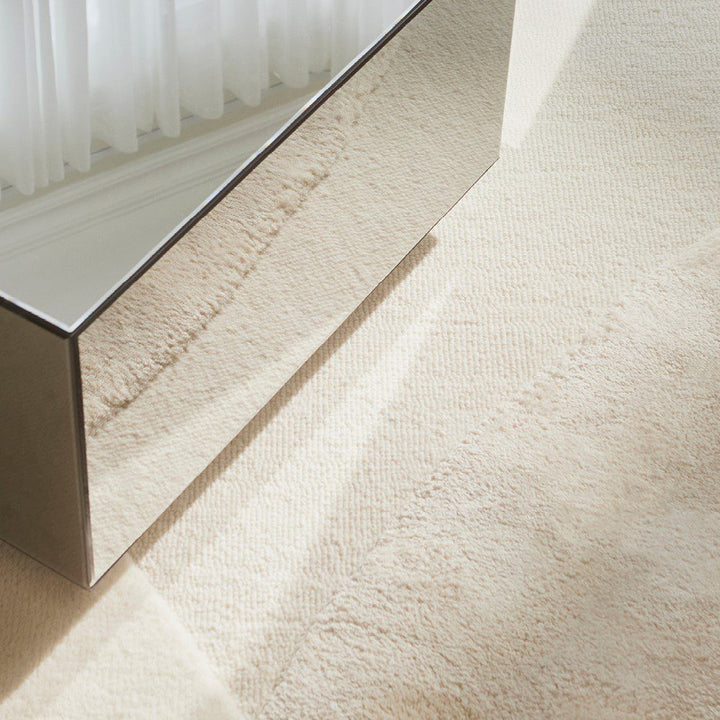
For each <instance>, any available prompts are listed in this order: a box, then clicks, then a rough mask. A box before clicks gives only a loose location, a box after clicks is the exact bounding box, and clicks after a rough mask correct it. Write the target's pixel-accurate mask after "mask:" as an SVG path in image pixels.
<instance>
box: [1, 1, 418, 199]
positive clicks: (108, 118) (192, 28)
mask: <svg viewBox="0 0 720 720" xmlns="http://www.w3.org/2000/svg"><path fill="white" fill-rule="evenodd" d="M413 4H414V0H0V187H2V186H3V185H7V184H11V185H15V186H16V187H17V189H18V190H19V191H20V192H22V193H25V194H30V193H32V192H34V191H35V190H36V189H37V188H40V187H43V186H45V185H47V184H48V183H50V182H53V181H57V180H61V179H62V178H63V177H64V174H65V168H66V165H68V166H70V167H72V168H75V169H76V170H81V171H83V170H87V169H88V168H89V166H90V144H91V139H92V138H97V139H99V140H102V141H104V142H106V143H107V144H108V145H110V146H112V147H114V148H117V149H118V150H120V151H122V152H133V151H134V150H136V149H137V137H138V132H139V131H148V130H151V129H152V128H154V127H155V126H157V127H158V128H159V129H160V130H161V132H163V133H164V134H166V135H168V136H172V137H175V136H177V135H178V134H179V132H180V116H181V108H182V109H184V110H185V111H188V112H190V113H193V114H195V115H198V116H200V117H204V118H216V117H219V116H220V115H221V114H222V112H223V107H224V100H225V91H229V92H230V93H231V94H232V95H234V96H236V97H237V98H239V99H240V100H242V101H243V102H245V103H247V104H248V105H257V104H258V103H259V102H260V99H261V95H262V92H263V90H265V89H266V88H267V87H268V86H269V84H270V83H271V82H275V81H278V80H279V81H280V82H283V83H285V84H287V85H289V86H292V87H303V86H304V85H305V84H306V83H307V82H308V79H309V73H312V72H318V71H323V70H331V71H332V72H336V71H338V70H340V69H342V67H344V66H345V65H346V64H347V63H348V62H349V61H350V60H351V59H352V58H353V57H354V56H355V55H356V54H357V53H358V52H359V51H360V50H361V49H362V48H364V47H366V46H367V45H368V44H369V43H370V42H371V41H372V40H373V39H374V38H376V37H377V36H378V35H380V34H381V32H382V31H383V30H384V29H385V28H386V27H388V26H389V25H390V24H391V23H392V22H393V21H394V20H395V19H396V18H397V17H398V16H399V15H400V14H401V13H402V12H404V11H405V10H406V9H407V8H408V7H410V6H411V5H413Z"/></svg>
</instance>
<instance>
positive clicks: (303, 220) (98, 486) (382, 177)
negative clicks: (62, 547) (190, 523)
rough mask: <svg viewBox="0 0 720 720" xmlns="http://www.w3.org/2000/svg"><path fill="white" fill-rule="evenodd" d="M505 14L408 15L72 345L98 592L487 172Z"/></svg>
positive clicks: (450, 0) (438, 1) (495, 146)
mask: <svg viewBox="0 0 720 720" xmlns="http://www.w3.org/2000/svg"><path fill="white" fill-rule="evenodd" d="M512 17H513V1H512V0H432V2H429V3H424V4H421V5H418V6H417V8H415V10H414V11H413V12H412V13H411V14H410V15H409V16H408V22H406V23H404V24H403V25H402V26H401V27H400V28H399V31H398V32H397V33H396V34H395V35H394V36H393V37H392V38H391V39H390V40H389V42H387V43H386V44H384V45H382V47H380V48H379V49H378V50H377V52H374V53H373V54H372V57H370V58H369V59H368V60H367V62H366V63H364V64H363V65H362V66H361V67H359V69H357V71H356V72H355V73H354V74H352V75H351V76H350V77H348V78H347V79H346V81H345V82H344V83H343V84H341V85H340V86H339V87H338V88H337V90H336V91H335V92H334V93H333V94H332V95H330V96H329V97H327V99H325V100H324V102H322V103H321V104H319V105H318V106H317V107H316V108H315V109H314V110H313V112H312V113H311V114H309V116H308V117H307V118H306V119H304V121H303V122H302V123H301V124H300V125H299V126H298V127H297V129H296V130H295V131H294V132H293V133H292V134H290V135H289V136H287V137H286V138H285V139H284V140H283V141H282V142H281V143H280V144H279V145H278V146H277V147H276V148H275V149H274V151H273V152H272V153H270V154H269V155H267V156H266V157H264V159H263V160H262V162H260V163H259V164H257V166H256V167H255V168H254V169H253V170H252V172H250V173H249V174H247V175H246V176H245V177H243V178H242V180H241V181H240V182H239V183H237V184H236V185H235V186H234V187H232V188H231V189H230V190H229V192H227V193H226V194H224V195H223V196H222V198H221V199H220V200H219V202H218V203H217V204H216V205H215V206H214V207H213V209H212V211H211V212H209V213H207V214H206V215H204V216H203V217H201V218H200V219H199V220H198V222H197V223H196V224H195V225H194V226H193V227H191V228H190V229H189V230H188V231H187V233H186V234H185V235H183V237H182V238H180V240H178V242H176V243H175V244H174V245H172V247H170V248H169V249H168V251H167V252H166V253H164V254H163V255H162V256H161V257H160V258H159V259H158V260H157V262H155V263H154V264H153V265H152V266H151V267H150V268H149V269H148V270H147V272H145V273H144V274H143V275H141V276H140V277H138V278H137V279H136V281H135V282H134V283H133V284H132V285H131V286H130V287H128V288H127V289H126V290H125V291H124V292H123V293H122V294H121V295H120V296H119V297H118V298H117V299H116V300H115V301H114V302H113V303H112V304H110V305H109V306H108V307H107V308H105V309H104V310H103V312H102V313H101V314H100V315H99V316H98V317H97V318H95V319H94V320H93V322H91V323H90V324H89V325H88V326H87V327H85V328H84V329H83V330H82V332H81V333H80V334H79V337H78V347H79V362H80V367H81V371H82V372H81V378H82V399H83V419H84V426H85V444H86V459H87V483H88V493H89V524H90V528H91V536H92V560H93V564H94V572H93V575H92V576H93V578H94V579H96V578H98V577H100V576H101V575H102V574H103V572H105V570H107V568H108V567H109V566H110V565H111V564H112V563H113V562H114V561H115V560H116V559H117V558H118V557H119V555H120V554H121V553H122V552H124V551H125V550H126V549H127V548H128V547H129V546H130V544H131V543H132V542H134V541H135V540H136V539H137V538H138V537H139V536H140V535H141V534H142V533H143V532H144V531H145V530H146V529H147V528H148V527H149V526H150V524H151V523H152V522H153V521H154V520H155V519H156V518H157V517H158V516H159V515H160V514H161V513H162V512H163V511H164V510H165V509H166V508H167V507H168V506H169V505H170V503H171V502H172V501H173V500H174V499H175V498H176V497H177V496H178V495H179V494H180V493H181V492H182V491H183V490H184V489H185V488H186V487H187V486H188V485H189V484H190V483H191V482H192V481H193V480H194V479H195V478H196V477H197V476H198V475H200V474H201V473H202V472H203V471H204V470H205V469H206V468H207V467H208V465H209V464H210V463H211V461H212V460H213V459H214V458H215V457H217V456H218V455H219V454H220V453H221V452H222V451H223V449H224V448H226V447H227V446H228V444H229V443H231V442H232V441H233V438H235V437H236V436H237V434H238V432H239V431H240V429H241V428H243V427H245V426H246V425H247V423H249V422H250V420H251V419H252V418H253V416H255V415H256V413H258V412H259V411H260V409H261V408H262V407H263V406H264V405H265V404H266V403H267V402H268V401H269V400H270V399H271V398H272V396H273V395H274V394H275V393H277V392H278V390H279V389H280V388H281V387H282V386H283V384H284V383H286V382H287V381H288V380H289V379H290V377H291V376H292V374H293V373H294V372H296V371H297V370H298V368H299V367H300V366H301V365H302V363H304V362H305V361H306V360H307V359H308V358H309V357H310V356H311V355H312V353H313V352H315V351H316V350H317V349H318V348H319V347H320V346H321V345H322V344H323V343H324V342H325V341H326V340H327V338H328V337H329V336H330V335H331V333H333V332H334V331H335V330H336V329H337V328H338V327H339V326H340V325H341V324H342V322H343V321H344V320H345V319H346V318H347V317H348V316H349V315H350V314H351V313H352V312H353V311H354V310H355V308H356V307H357V306H358V305H359V304H360V303H361V302H362V300H363V299H364V298H365V297H367V295H368V294H369V293H370V292H371V291H372V290H373V289H374V288H375V287H377V285H378V284H379V283H380V282H381V281H382V280H383V278H384V277H385V276H386V275H387V274H388V273H389V272H390V271H391V270H392V269H393V268H394V267H395V266H396V265H397V264H398V263H399V262H400V261H401V260H402V259H403V257H404V256H405V255H406V254H407V253H408V252H409V251H410V250H411V249H412V247H413V246H414V245H415V244H416V243H417V242H419V241H420V240H421V239H422V238H423V237H424V236H425V235H426V234H427V233H428V232H429V231H430V230H431V228H432V227H433V226H434V225H435V223H436V222H437V221H438V220H439V219H440V218H441V217H442V216H443V215H444V214H445V213H446V212H447V211H448V210H449V209H450V207H451V206H452V205H453V204H454V203H455V202H456V201H457V200H458V199H459V198H460V197H461V196H462V195H463V193H465V192H466V191H467V190H468V189H469V188H470V187H471V186H472V185H473V184H474V183H475V182H476V181H477V179H478V177H480V176H481V175H482V174H483V173H484V172H485V170H487V168H488V167H489V166H490V165H491V164H492V163H493V162H494V161H495V160H496V159H497V157H498V151H499V144H500V129H501V124H502V115H503V104H504V97H505V82H506V77H507V67H508V57H509V48H510V34H511V28H512ZM478 251H479V252H480V251H481V250H480V249H478ZM388 341H389V342H391V343H394V342H395V339H394V338H389V339H388ZM318 411H324V410H321V409H320V408H319V409H318ZM305 431H306V429H305V428H304V427H299V428H298V437H297V438H295V439H294V440H293V442H297V446H298V448H299V451H302V450H300V448H302V447H303V440H302V437H303V435H304V433H305ZM240 445H242V443H240ZM358 450H359V451H360V448H359V449H358ZM237 451H239V450H238V446H235V450H233V451H232V452H237ZM251 479H252V480H253V481H256V480H257V481H259V480H260V478H248V480H251ZM268 480H269V478H268Z"/></svg>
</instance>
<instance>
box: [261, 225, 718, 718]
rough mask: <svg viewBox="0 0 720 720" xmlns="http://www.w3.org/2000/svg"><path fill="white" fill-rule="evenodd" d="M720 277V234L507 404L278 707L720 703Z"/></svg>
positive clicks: (286, 686) (317, 710)
mask: <svg viewBox="0 0 720 720" xmlns="http://www.w3.org/2000/svg"><path fill="white" fill-rule="evenodd" d="M719 286H720V237H718V238H716V239H715V241H714V242H712V243H703V244H701V247H699V248H697V247H696V248H693V249H692V252H690V253H688V255H687V256H686V257H684V258H683V259H682V260H681V261H680V262H678V263H676V264H674V265H673V266H671V267H670V268H669V269H666V270H664V271H662V272H661V273H660V274H659V275H658V276H657V277H656V278H655V279H654V280H653V281H651V282H648V283H643V285H642V287H641V288H640V289H639V290H638V291H636V292H635V293H633V295H632V296H631V297H630V298H629V299H627V300H626V301H624V302H623V303H621V304H620V306H619V308H618V309H617V310H616V311H615V312H613V313H612V314H611V315H610V316H609V318H608V320H607V321H606V322H605V323H603V327H602V328H601V329H600V330H599V332H598V333H597V335H595V336H594V337H593V338H591V339H587V340H585V341H584V342H582V343H581V344H580V345H579V346H578V347H577V348H576V349H574V350H573V351H571V352H570V353H569V355H568V356H567V358H566V361H564V362H561V363H560V364H559V365H557V366H556V367H555V368H554V369H551V370H549V371H548V372H545V373H542V374H541V375H540V376H539V377H538V378H537V379H536V380H535V381H534V382H533V383H532V384H530V385H528V386H527V387H526V389H525V390H524V391H523V392H522V393H520V394H519V395H518V396H517V397H516V398H515V399H514V400H512V401H510V402H508V403H506V404H503V405H502V406H501V407H500V408H499V409H498V410H496V411H495V412H493V413H492V414H490V415H489V416H488V417H486V418H485V420H484V421H483V422H482V424H481V425H480V426H479V427H477V428H476V429H475V430H474V431H473V432H471V433H470V435H469V436H468V437H467V438H466V439H465V441H464V442H463V443H462V445H461V446H460V447H459V448H458V449H456V450H455V451H454V452H453V453H452V454H451V456H450V458H449V459H448V460H447V461H446V462H445V463H444V464H443V465H442V466H441V467H442V469H441V470H440V471H438V472H436V473H435V474H434V475H433V476H432V478H431V480H429V481H428V482H425V483H420V487H419V489H418V490H417V492H416V495H415V498H414V499H413V500H412V501H411V502H410V503H409V504H408V506H407V507H406V508H405V509H404V510H403V511H402V513H401V516H400V519H399V521H398V522H397V523H396V524H395V526H394V527H393V528H392V529H391V530H390V531H389V532H387V533H386V534H385V535H384V536H383V538H382V540H381V541H380V542H379V543H378V545H377V546H376V547H375V548H374V549H373V550H372V551H371V552H370V554H369V556H368V559H367V561H366V562H365V563H364V565H363V566H362V568H361V569H360V570H359V571H358V573H357V576H356V578H355V580H354V581H353V582H351V583H350V584H349V585H348V586H347V587H346V588H345V589H343V590H342V591H341V592H340V593H338V595H337V596H336V597H335V598H334V599H333V600H332V601H331V602H330V604H329V605H328V607H326V608H325V609H323V610H322V611H321V612H320V614H319V616H318V617H317V618H316V620H315V621H314V624H313V626H312V627H311V629H310V630H309V632H308V634H307V635H306V636H305V637H304V638H303V640H302V644H301V645H300V646H299V647H298V651H297V654H296V655H295V657H294V658H293V659H292V661H291V663H290V665H289V667H288V668H286V670H285V671H284V673H283V676H282V677H283V679H282V682H281V683H280V685H279V687H277V688H275V691H274V696H275V697H274V699H273V700H272V701H271V703H270V706H269V708H268V715H269V716H271V717H277V718H290V717H402V718H411V717H412V718H418V717H421V718H437V717H454V718H462V717H626V716H627V715H633V716H639V717H709V716H710V715H713V716H715V714H718V713H720V626H718V617H720V533H718V527H720V492H719V491H720V412H718V410H719V409H720V304H719V303H718V289H719ZM328 708H332V711H328Z"/></svg>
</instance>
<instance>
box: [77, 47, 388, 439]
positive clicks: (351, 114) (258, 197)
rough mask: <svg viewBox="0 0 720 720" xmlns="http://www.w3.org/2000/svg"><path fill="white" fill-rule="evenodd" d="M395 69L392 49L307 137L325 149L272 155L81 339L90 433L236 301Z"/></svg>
mask: <svg viewBox="0 0 720 720" xmlns="http://www.w3.org/2000/svg"><path fill="white" fill-rule="evenodd" d="M391 61H392V52H391V48H390V49H389V51H388V52H385V53H383V55H382V58H378V59H377V61H376V62H375V63H374V64H373V65H372V66H368V69H369V68H370V67H372V70H373V72H372V73H369V72H366V73H364V74H363V76H362V80H361V81H360V82H356V83H355V84H354V85H353V88H354V92H353V93H352V94H350V93H347V92H346V93H344V94H343V95H342V96H341V97H342V108H341V109H340V110H339V111H338V112H337V114H336V115H335V116H334V117H333V118H332V122H330V121H328V120H327V119H325V120H324V121H323V122H322V126H321V127H320V129H319V131H318V133H317V134H316V135H314V136H313V137H314V138H316V137H321V138H322V142H321V143H318V142H317V141H315V142H310V140H309V138H308V139H307V140H306V141H304V142H298V141H295V142H293V143H292V149H291V150H290V148H285V149H284V150H283V151H281V152H276V153H273V154H272V155H271V156H270V157H269V158H268V159H267V160H265V161H264V162H263V163H262V164H261V165H260V166H259V167H258V168H257V169H256V170H255V171H254V172H253V173H252V174H251V175H250V176H249V177H248V178H246V179H245V180H244V181H243V182H242V183H241V185H240V187H239V189H238V191H237V192H233V193H230V195H229V196H228V197H227V198H226V199H225V200H224V201H223V202H222V203H221V204H220V205H219V206H218V207H217V208H216V209H215V210H214V211H213V212H212V213H211V214H210V215H209V216H206V217H205V218H203V219H202V220H201V221H200V222H199V223H198V224H197V225H196V226H195V227H194V228H193V229H192V230H191V231H190V232H189V233H187V235H186V236H185V237H184V238H183V239H182V240H181V241H180V242H178V243H177V244H176V245H175V246H174V247H173V248H172V249H171V250H170V252H169V253H168V255H167V256H165V258H163V259H161V260H160V261H159V262H158V264H157V265H156V267H155V268H154V269H153V271H152V272H151V273H149V274H148V275H146V276H144V277H143V278H142V279H141V280H140V281H139V282H138V283H136V285H135V286H134V287H133V289H132V291H131V292H128V293H126V294H124V295H123V296H122V297H121V298H120V299H119V300H117V301H116V302H115V303H114V304H113V305H112V306H111V308H110V309H108V310H107V311H106V312H105V313H104V315H103V317H102V322H96V323H94V324H93V325H92V326H91V327H90V328H89V329H88V330H87V331H86V333H85V334H84V335H83V342H82V343H81V358H80V360H81V363H82V370H83V378H84V396H83V401H84V408H85V425H86V428H87V431H88V433H89V434H90V435H92V434H94V433H96V432H97V431H98V429H99V428H100V427H102V426H103V425H104V424H105V423H106V422H107V421H108V420H109V419H110V418H111V417H112V416H113V415H115V414H116V413H117V412H118V411H120V410H122V408H123V407H126V406H127V405H128V404H129V403H131V402H132V401H133V400H134V399H135V398H136V397H137V396H138V395H139V394H140V393H141V392H142V391H143V389H144V388H145V387H147V385H148V384H149V383H151V382H152V380H153V379H154V378H156V377H157V375H158V374H159V373H160V372H162V370H163V368H165V367H167V366H168V365H169V364H171V363H172V362H173V359H174V358H176V357H177V356H178V355H179V354H180V353H182V352H183V351H184V350H185V349H186V348H187V346H188V344H189V343H191V342H192V341H193V338H195V337H197V335H198V334H199V333H201V332H202V330H203V328H204V327H206V326H207V323H208V322H210V320H211V319H212V318H213V317H214V316H215V315H216V314H217V313H218V312H219V311H220V309H221V308H222V307H223V305H224V304H226V303H227V302H228V301H229V300H230V299H231V298H232V297H233V294H234V292H235V291H236V290H237V289H238V287H239V286H240V285H241V283H242V281H243V278H244V277H245V276H246V275H247V273H248V272H250V271H251V270H252V269H253V267H254V266H255V264H256V263H257V261H258V259H259V257H260V255H261V254H262V252H263V251H264V250H265V249H266V248H267V247H268V245H269V244H270V243H271V242H272V240H273V237H274V236H275V235H276V234H277V233H278V231H279V230H280V228H282V227H283V226H284V225H285V224H286V223H287V222H288V221H289V220H290V218H291V217H292V216H293V215H294V214H295V213H296V212H297V210H298V208H299V207H301V206H302V204H303V203H304V202H305V200H306V199H307V197H308V196H309V195H310V193H312V192H313V190H314V189H315V188H316V187H317V186H318V185H319V184H320V183H321V182H322V180H323V178H325V177H326V176H327V174H328V172H329V171H330V168H331V167H332V166H333V164H334V163H335V161H336V160H337V158H338V157H339V156H340V154H341V153H342V151H343V148H344V147H345V144H346V142H347V138H348V132H349V131H350V129H351V128H352V127H353V126H354V125H355V123H356V122H357V120H358V119H359V117H360V115H361V113H362V107H363V102H364V99H365V98H366V97H367V96H368V95H369V94H371V93H373V92H374V90H375V89H376V88H377V87H378V85H379V83H380V81H381V80H382V77H383V75H384V74H385V73H386V72H387V69H388V67H389V66H390V63H391ZM316 122H317V120H316ZM288 150H289V152H288Z"/></svg>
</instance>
